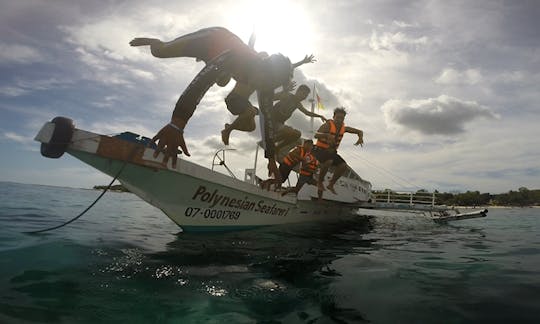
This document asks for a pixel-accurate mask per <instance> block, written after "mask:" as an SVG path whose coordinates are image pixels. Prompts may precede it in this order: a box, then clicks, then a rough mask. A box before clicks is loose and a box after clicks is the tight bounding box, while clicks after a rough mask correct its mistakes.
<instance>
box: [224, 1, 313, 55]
mask: <svg viewBox="0 0 540 324" xmlns="http://www.w3.org/2000/svg"><path fill="white" fill-rule="evenodd" d="M236 9H238V10H236V11H234V10H231V14H232V16H230V24H229V26H230V29H231V31H233V32H234V33H236V34H237V35H238V36H240V37H242V39H243V40H244V41H245V42H246V43H247V42H248V39H249V36H250V35H251V33H252V32H253V31H255V33H256V36H257V41H256V43H255V50H257V51H259V52H261V51H265V52H268V54H273V53H282V54H284V55H286V56H288V57H289V58H290V59H291V61H293V62H296V61H299V60H301V59H302V58H304V56H305V55H306V54H312V53H313V49H312V48H311V47H312V36H311V30H312V28H311V25H312V24H311V22H310V21H309V19H308V16H307V13H306V11H305V8H303V7H301V6H299V5H296V4H294V3H292V2H289V1H279V0H276V1H262V0H259V1H249V2H247V3H244V6H242V7H241V8H236Z"/></svg>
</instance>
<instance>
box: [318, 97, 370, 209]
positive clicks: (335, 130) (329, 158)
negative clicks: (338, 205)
mask: <svg viewBox="0 0 540 324" xmlns="http://www.w3.org/2000/svg"><path fill="white" fill-rule="evenodd" d="M346 114H347V112H346V111H345V108H343V107H338V108H336V109H334V117H333V119H328V120H327V121H326V123H324V124H323V125H322V126H321V127H320V128H319V130H318V131H317V133H316V134H315V138H316V139H317V143H315V148H314V149H313V155H315V157H316V158H317V159H318V160H319V162H320V163H321V170H320V173H319V181H318V188H319V190H318V195H319V199H322V193H323V191H324V185H323V182H324V177H325V176H326V173H327V172H328V169H329V168H330V166H333V167H335V169H334V175H333V176H332V179H330V182H329V183H328V186H327V187H326V188H327V189H328V190H330V191H331V192H332V193H333V194H336V191H335V189H334V185H335V184H336V182H337V180H338V179H339V178H340V177H341V176H342V175H343V173H344V172H345V171H346V170H347V163H346V162H345V160H344V159H343V158H342V157H341V156H340V155H339V154H338V153H337V149H338V147H339V144H340V143H341V140H342V139H343V135H344V134H345V133H352V134H356V135H358V140H357V141H356V143H354V145H360V146H362V145H363V144H364V133H363V132H362V131H361V130H359V129H356V128H353V127H349V126H345V123H344V120H345V115H346Z"/></svg>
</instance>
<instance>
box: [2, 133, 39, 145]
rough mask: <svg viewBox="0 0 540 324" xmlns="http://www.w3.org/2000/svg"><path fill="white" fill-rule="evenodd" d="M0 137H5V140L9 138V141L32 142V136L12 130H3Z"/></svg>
mask: <svg viewBox="0 0 540 324" xmlns="http://www.w3.org/2000/svg"><path fill="white" fill-rule="evenodd" d="M2 137H3V138H5V139H7V140H10V141H13V142H16V143H19V144H29V143H32V138H30V137H26V136H22V135H19V134H16V133H13V132H4V133H3V134H2Z"/></svg>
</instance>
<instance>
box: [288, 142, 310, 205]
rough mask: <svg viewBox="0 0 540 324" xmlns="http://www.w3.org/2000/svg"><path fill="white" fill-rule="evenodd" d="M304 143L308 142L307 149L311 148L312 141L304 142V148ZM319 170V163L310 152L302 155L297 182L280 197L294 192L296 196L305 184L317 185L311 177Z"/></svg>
mask: <svg viewBox="0 0 540 324" xmlns="http://www.w3.org/2000/svg"><path fill="white" fill-rule="evenodd" d="M306 142H308V148H311V147H313V141H312V140H306V141H305V142H304V146H306ZM318 169H319V161H318V160H317V158H316V157H315V155H313V153H312V151H311V150H310V151H309V152H306V153H305V155H304V158H303V160H302V161H301V165H300V176H299V177H298V182H296V186H294V187H292V188H288V189H287V190H285V191H283V192H282V193H281V195H282V196H285V195H286V194H288V193H291V192H294V193H295V194H298V192H299V191H300V189H302V187H303V186H304V185H305V184H306V183H307V184H310V185H317V183H318V181H317V180H315V179H314V178H313V175H314V174H315V172H317V170H318Z"/></svg>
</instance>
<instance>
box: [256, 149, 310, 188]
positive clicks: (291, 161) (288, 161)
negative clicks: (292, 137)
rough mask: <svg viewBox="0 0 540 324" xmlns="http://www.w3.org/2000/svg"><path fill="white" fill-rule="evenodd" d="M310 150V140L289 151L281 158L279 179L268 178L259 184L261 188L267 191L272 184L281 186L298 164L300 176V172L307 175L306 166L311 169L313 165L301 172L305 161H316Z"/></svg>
mask: <svg viewBox="0 0 540 324" xmlns="http://www.w3.org/2000/svg"><path fill="white" fill-rule="evenodd" d="M312 149H313V141H312V140H310V139H306V140H304V143H303V144H302V145H298V146H296V147H295V148H293V149H291V150H290V151H289V154H287V155H286V156H285V157H284V158H283V160H282V161H281V163H280V164H279V174H280V177H279V178H270V179H267V180H265V181H263V182H262V183H261V188H263V189H269V188H270V185H272V184H274V185H281V184H282V183H284V182H285V181H286V180H287V179H288V178H289V174H290V173H291V171H292V170H293V169H294V167H295V166H296V165H298V164H299V163H300V165H301V168H300V174H302V172H304V173H307V172H308V171H309V170H310V169H309V168H308V167H307V166H308V165H309V166H310V167H312V166H313V164H312V165H310V164H306V168H305V170H304V171H302V167H303V166H304V164H305V161H306V160H308V161H317V160H316V158H315V156H314V155H313V154H312ZM313 163H316V164H317V166H318V162H313Z"/></svg>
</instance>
